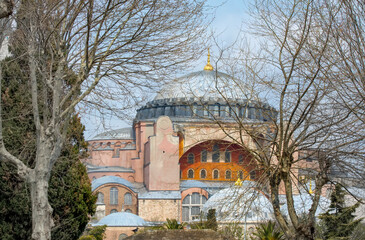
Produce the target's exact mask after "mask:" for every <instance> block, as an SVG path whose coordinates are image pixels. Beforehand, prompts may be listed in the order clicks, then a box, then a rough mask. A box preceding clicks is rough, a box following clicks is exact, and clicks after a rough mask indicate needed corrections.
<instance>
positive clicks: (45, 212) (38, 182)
mask: <svg viewBox="0 0 365 240" xmlns="http://www.w3.org/2000/svg"><path fill="white" fill-rule="evenodd" d="M42 135H43V134H42V133H41V137H40V141H39V145H38V149H37V157H36V166H35V168H34V169H33V170H32V173H31V174H30V175H29V178H28V182H29V184H30V191H31V201H32V238H33V239H35V240H50V239H51V229H52V227H53V226H54V223H53V220H52V211H53V210H52V207H51V205H50V204H49V201H48V187H49V185H48V183H49V179H50V176H51V170H50V169H51V163H52V159H51V158H52V149H53V146H52V145H53V144H54V141H53V140H52V137H46V136H44V135H43V136H42Z"/></svg>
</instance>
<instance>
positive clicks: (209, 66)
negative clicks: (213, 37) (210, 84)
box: [204, 48, 213, 71]
mask: <svg viewBox="0 0 365 240" xmlns="http://www.w3.org/2000/svg"><path fill="white" fill-rule="evenodd" d="M204 70H206V71H213V66H212V65H211V64H210V52H209V48H208V63H207V65H205V67H204Z"/></svg>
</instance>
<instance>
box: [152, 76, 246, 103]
mask: <svg viewBox="0 0 365 240" xmlns="http://www.w3.org/2000/svg"><path fill="white" fill-rule="evenodd" d="M243 91H244V88H243V84H241V83H240V82H238V81H237V80H235V79H233V78H232V77H231V76H229V75H227V74H225V73H221V72H217V71H214V70H212V71H209V70H203V71H199V72H194V73H190V74H188V75H185V76H183V77H180V78H178V79H176V80H175V81H172V82H171V83H169V84H166V85H165V86H164V87H163V88H162V89H161V90H160V91H159V93H158V94H157V96H156V97H155V100H159V99H167V98H198V99H209V98H215V99H218V98H223V97H224V98H233V99H244V98H245V96H244V94H243Z"/></svg>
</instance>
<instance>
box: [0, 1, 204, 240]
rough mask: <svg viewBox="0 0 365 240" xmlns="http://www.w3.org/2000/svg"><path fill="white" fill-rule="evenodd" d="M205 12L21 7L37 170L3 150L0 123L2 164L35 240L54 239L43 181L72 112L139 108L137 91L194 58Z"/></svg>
mask: <svg viewBox="0 0 365 240" xmlns="http://www.w3.org/2000/svg"><path fill="white" fill-rule="evenodd" d="M2 2H3V1H1V3H2ZM204 11H205V10H204V1H188V0H176V1H137V0H125V1H114V0H102V1H68V0H65V1H58V0H57V1H52V0H33V1H23V2H22V3H21V5H20V6H19V9H18V10H17V16H16V22H17V30H16V31H15V33H14V37H13V39H14V40H13V44H14V46H15V47H18V48H21V49H22V50H23V52H24V56H25V58H26V59H27V61H28V65H29V69H28V71H29V72H28V74H29V89H30V91H31V94H32V107H33V116H34V123H35V129H36V133H37V152H36V159H35V167H34V168H30V167H29V166H27V165H25V164H24V163H23V161H22V160H23V159H18V158H16V157H14V156H12V155H11V154H10V153H9V152H8V151H7V150H6V149H5V147H4V144H3V137H2V134H1V129H2V127H1V121H0V159H1V161H5V162H9V163H11V164H14V165H15V166H16V167H17V171H18V174H19V177H21V178H23V179H24V180H25V181H26V182H27V183H28V184H29V186H30V189H31V199H32V224H33V234H32V238H33V239H37V240H38V239H39V240H44V239H50V238H51V235H50V232H51V227H52V225H53V224H52V217H51V216H52V209H51V207H50V205H49V202H48V199H47V197H48V181H49V177H50V172H51V169H52V166H53V165H54V163H55V161H56V159H57V158H58V157H59V155H60V150H61V148H62V144H63V141H64V138H65V130H66V129H67V126H66V123H67V122H68V119H69V117H70V114H71V113H72V112H73V111H74V109H75V107H76V106H77V105H78V104H80V102H81V101H83V100H85V99H86V98H87V97H88V96H90V97H89V98H88V99H86V100H87V103H90V102H91V101H92V100H97V101H94V103H95V104H98V105H99V106H102V107H104V105H106V104H108V103H109V102H108V99H110V100H116V99H117V100H118V99H119V100H120V99H124V100H125V99H127V97H130V96H132V97H134V99H135V100H136V101H139V99H136V98H138V94H133V93H134V92H135V91H137V90H141V89H142V90H143V89H145V88H147V87H149V86H151V85H152V86H153V85H154V84H155V83H156V82H157V81H158V80H159V79H160V77H162V76H164V74H166V72H168V71H169V70H170V71H171V70H174V69H178V68H179V67H181V66H183V64H184V63H186V62H187V61H189V60H191V59H193V58H194V57H195V54H196V53H197V52H196V50H197V47H199V39H201V38H202V36H203V35H204V30H205V28H204V26H203V25H204V18H203V16H204ZM0 32H1V30H0ZM0 73H1V72H0ZM0 77H1V75H0ZM125 104H128V102H127V103H126V101H124V102H120V106H119V107H120V108H123V106H125ZM105 107H108V106H105ZM110 109H111V110H113V107H110Z"/></svg>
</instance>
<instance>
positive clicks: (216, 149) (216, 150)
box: [212, 144, 220, 162]
mask: <svg viewBox="0 0 365 240" xmlns="http://www.w3.org/2000/svg"><path fill="white" fill-rule="evenodd" d="M219 157H220V156H219V145H218V144H214V146H213V154H212V161H213V162H219Z"/></svg>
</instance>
